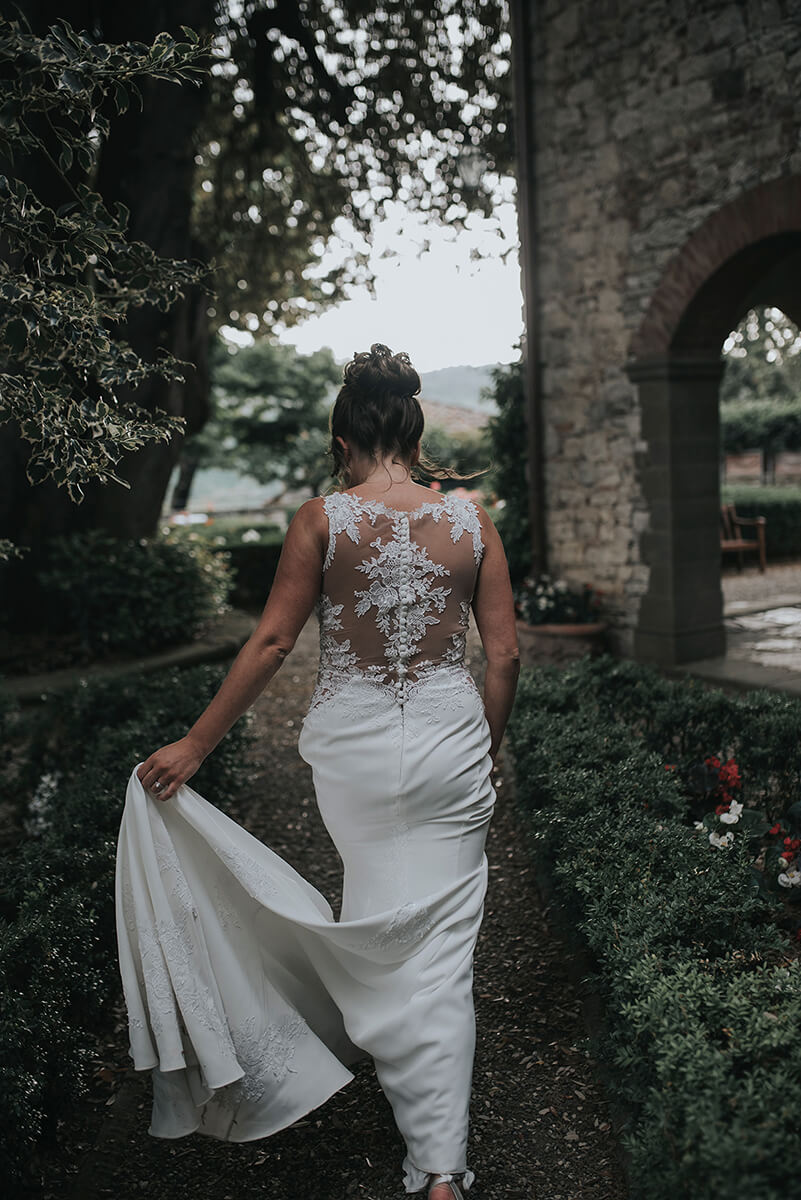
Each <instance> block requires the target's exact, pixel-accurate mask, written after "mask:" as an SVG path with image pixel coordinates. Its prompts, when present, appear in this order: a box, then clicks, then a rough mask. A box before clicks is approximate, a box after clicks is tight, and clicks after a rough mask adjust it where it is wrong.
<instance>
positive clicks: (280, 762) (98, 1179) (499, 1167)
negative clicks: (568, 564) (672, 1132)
mask: <svg viewBox="0 0 801 1200" xmlns="http://www.w3.org/2000/svg"><path fill="white" fill-rule="evenodd" d="M470 653H471V654H472V656H473V661H474V666H475V669H476V675H477V677H478V678H479V679H480V676H481V652H480V647H478V645H477V641H476V637H475V633H474V631H473V636H472V639H471V650H470ZM316 660H317V642H316V629H314V628H313V627H312V626H311V623H310V624H309V625H307V627H306V629H305V630H304V631H303V634H302V635H301V637H300V639H299V641H298V644H297V646H296V648H295V650H294V652H293V654H292V655H291V657H290V658H289V659H288V660H287V662H286V664H285V665H284V667H283V668H282V669H281V671H280V672H279V673H278V675H277V676H276V677H275V679H274V680H273V682H272V684H271V686H270V688H269V689H268V690H267V691H266V692H265V694H263V695H262V697H261V698H260V699H259V701H258V702H257V704H256V711H257V720H258V728H259V731H260V733H261V738H260V741H259V742H258V743H257V745H256V747H255V748H254V751H253V755H254V764H255V765H256V767H257V769H258V779H257V782H256V784H255V785H254V787H253V788H252V791H251V792H250V794H249V795H248V796H246V797H244V798H242V799H241V801H240V802H239V803H238V806H237V809H236V811H235V812H234V814H233V815H234V816H235V817H236V818H237V819H238V820H240V821H241V822H242V823H243V824H245V825H246V826H247V827H248V828H249V829H250V830H251V832H253V833H254V834H256V836H258V837H260V838H262V839H263V840H264V841H266V842H267V843H268V844H269V845H270V846H271V847H272V848H273V849H275V850H276V851H277V852H278V853H279V854H281V855H283V856H284V857H285V858H287V859H288V860H289V861H290V862H291V863H292V864H293V866H295V867H296V868H297V869H298V870H299V871H301V872H302V874H303V875H305V876H306V877H307V878H308V879H309V880H310V881H311V882H312V883H314V884H315V886H316V887H318V888H319V889H320V890H321V891H322V892H323V893H324V894H326V895H327V896H328V897H329V899H330V900H331V902H332V904H333V905H334V908H335V911H336V909H337V905H338V902H339V883H340V873H339V872H340V865H339V858H338V856H337V854H336V852H335V850H334V848H333V846H332V845H331V843H330V841H329V839H328V835H327V834H326V832H325V829H324V827H323V825H322V822H321V821H320V818H319V816H318V814H317V810H316V806H315V803H314V792H313V787H312V781H311V771H310V770H309V768H308V767H307V766H306V764H305V763H304V762H303V761H302V759H301V758H300V757H299V755H298V753H297V746H296V743H297V735H298V731H299V726H300V722H301V720H302V717H303V714H304V712H305V710H306V705H307V703H308V698H309V695H310V693H311V688H312V685H313V681H314V672H315V668H316ZM495 782H496V786H497V789H498V804H497V807H496V813H495V817H494V820H493V823H492V827H491V833H490V838H489V843H488V846H487V853H488V857H489V861H490V887H489V894H488V898H487V906H486V917H485V921H484V924H483V927H482V932H481V936H480V940H479V945H478V950H477V954H476V977H475V978H476V983H475V988H476V1001H477V1020H478V1048H477V1056H476V1071H475V1091H474V1099H473V1107H472V1115H473V1126H472V1135H471V1154H470V1161H471V1165H472V1166H473V1168H474V1169H475V1171H476V1174H477V1182H476V1185H475V1188H474V1189H473V1191H472V1193H471V1194H472V1195H475V1196H476V1198H477V1200H489V1198H490V1197H491V1198H492V1200H501V1198H518V1200H531V1198H532V1197H534V1196H536V1198H537V1200H624V1198H625V1196H626V1194H627V1193H626V1187H625V1183H624V1175H623V1169H622V1164H621V1157H620V1151H619V1148H618V1146H617V1142H616V1140H615V1138H614V1134H613V1126H614V1121H613V1118H612V1116H611V1115H610V1112H609V1108H608V1105H607V1102H606V1099H605V1096H604V1093H603V1089H602V1087H601V1085H600V1083H599V1080H598V1075H597V1070H596V1067H595V1064H594V1063H593V1061H592V1059H591V1058H590V1057H589V1055H588V1053H587V1051H586V1049H585V1046H584V1039H585V1036H586V1035H585V1027H584V1025H583V1022H582V1018H581V1011H582V1000H581V997H580V995H579V994H578V992H577V989H576V987H575V986H573V985H572V984H571V982H570V978H569V972H568V970H567V967H566V962H565V952H564V950H563V948H562V947H561V945H560V943H559V941H558V939H557V938H556V937H555V936H554V935H552V933H551V932H550V930H549V927H548V922H547V910H545V911H544V909H543V903H542V900H541V898H540V895H539V892H538V890H537V887H536V886H535V881H534V878H533V873H532V868H531V865H530V862H529V859H528V857H527V855H526V853H525V851H524V848H523V834H522V830H521V828H520V827H519V824H518V821H517V818H516V815H515V812H514V806H513V804H512V803H511V795H510V791H511V789H510V781H509V780H508V779H506V778H505V777H504V767H503V764H502V763H501V764H500V767H499V768H496V780H495ZM208 798H209V799H210V800H212V801H214V799H215V798H214V797H213V796H210V797H208ZM106 1057H107V1060H108V1061H107V1062H106V1066H105V1068H104V1069H105V1071H106V1078H108V1079H109V1080H111V1081H113V1080H115V1079H116V1080H119V1079H120V1078H121V1079H122V1080H123V1082H122V1084H121V1086H120V1085H118V1084H117V1085H115V1084H113V1083H110V1085H109V1086H110V1088H111V1094H110V1095H109V1096H108V1100H107V1101H106V1103H107V1104H108V1107H106V1108H105V1109H104V1110H103V1111H104V1114H105V1115H104V1119H103V1120H102V1122H100V1121H97V1120H95V1122H94V1131H92V1130H91V1129H90V1128H89V1129H87V1128H85V1127H84V1128H82V1130H81V1138H82V1139H83V1140H84V1141H85V1142H86V1141H89V1140H90V1139H91V1141H93V1142H94V1143H95V1144H94V1147H93V1148H92V1149H90V1150H87V1151H86V1152H85V1153H84V1155H83V1156H82V1159H81V1160H80V1161H79V1162H77V1163H76V1164H75V1166H76V1167H77V1172H76V1171H75V1170H74V1169H73V1170H70V1171H69V1172H68V1174H69V1179H65V1178H64V1175H63V1174H61V1173H60V1172H59V1174H61V1178H60V1180H58V1181H57V1180H55V1179H53V1180H52V1182H53V1184H54V1185H56V1184H58V1185H59V1186H54V1187H53V1188H52V1190H51V1191H50V1192H49V1193H48V1194H50V1195H53V1196H55V1195H58V1196H59V1197H60V1198H62V1197H65V1196H67V1195H71V1196H73V1197H74V1198H75V1200H78V1198H79V1197H80V1200H100V1198H101V1197H103V1198H106V1197H111V1196H114V1197H119V1198H120V1200H128V1198H129V1197H135V1196H141V1195H145V1194H148V1193H150V1194H151V1195H154V1196H158V1197H159V1200H197V1197H198V1196H202V1197H203V1200H251V1198H253V1200H255V1198H256V1197H270V1200H290V1198H292V1197H302V1198H308V1200H340V1198H343V1200H344V1198H346V1197H367V1198H368V1200H400V1197H401V1196H403V1195H404V1193H403V1187H402V1183H401V1176H400V1170H399V1167H400V1162H401V1158H402V1154H403V1149H402V1144H401V1140H400V1137H399V1135H398V1133H397V1132H396V1130H395V1128H394V1125H393V1122H392V1115H391V1112H390V1109H389V1106H388V1104H387V1101H386V1100H385V1098H384V1096H383V1093H382V1092H381V1090H380V1088H379V1087H378V1084H377V1082H376V1078H375V1074H374V1072H373V1070H372V1066H371V1064H369V1063H368V1064H363V1065H361V1066H360V1067H358V1068H357V1076H356V1079H355V1080H354V1081H353V1083H351V1084H350V1085H349V1086H348V1087H347V1088H345V1089H344V1090H343V1091H341V1092H339V1093H338V1094H337V1095H336V1096H335V1097H334V1098H333V1099H332V1100H330V1101H329V1102H328V1103H327V1104H326V1105H324V1106H323V1107H322V1108H320V1109H317V1110H315V1111H314V1112H312V1113H310V1114H309V1115H308V1116H307V1117H306V1118H304V1119H303V1120H302V1121H300V1122H298V1123H297V1124H295V1125H294V1126H292V1127H291V1128H290V1129H287V1130H285V1131H284V1132H282V1133H279V1134H276V1135H275V1136H273V1137H272V1138H269V1139H264V1140H261V1141H258V1142H251V1143H246V1144H244V1145H229V1144H226V1143H221V1142H217V1141H213V1140H211V1139H208V1138H205V1137H202V1136H200V1135H192V1136H191V1137H188V1138H183V1139H180V1140H179V1141H175V1142H168V1141H162V1140H158V1139H155V1138H152V1137H150V1136H149V1135H148V1133H147V1125H148V1119H149V1104H150V1101H149V1080H148V1079H147V1078H146V1076H143V1075H137V1074H136V1073H134V1072H133V1071H131V1070H130V1063H129V1059H128V1057H127V1037H126V1036H125V1033H124V1030H123V1025H122V1021H121V1022H120V1028H119V1029H118V1032H117V1034H116V1037H115V1039H114V1041H113V1044H111V1045H109V1046H108V1047H107V1048H106ZM95 1103H96V1104H97V1103H98V1101H97V1100H95ZM95 1111H97V1109H95ZM74 1119H75V1121H76V1122H79V1121H80V1113H78V1114H76V1116H75V1118H74ZM85 1125H86V1122H85V1121H84V1126H85ZM89 1125H90V1126H91V1121H90V1122H89ZM64 1184H67V1186H66V1187H65V1186H63V1185H64Z"/></svg>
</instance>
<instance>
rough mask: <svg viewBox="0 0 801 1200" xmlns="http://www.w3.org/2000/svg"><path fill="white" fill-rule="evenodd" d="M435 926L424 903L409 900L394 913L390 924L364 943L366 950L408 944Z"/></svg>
mask: <svg viewBox="0 0 801 1200" xmlns="http://www.w3.org/2000/svg"><path fill="white" fill-rule="evenodd" d="M433 928H434V921H433V919H432V917H431V915H430V913H429V911H428V909H427V908H426V906H425V905H424V904H418V903H416V902H415V901H413V900H407V902H406V903H405V904H402V905H401V906H400V908H399V909H398V910H397V912H396V913H395V914H394V915H393V917H392V919H391V921H390V922H389V924H388V925H385V926H384V928H383V929H380V930H378V931H377V932H376V933H374V934H373V936H372V937H371V938H369V939H368V940H367V941H366V942H364V944H363V947H362V948H363V949H364V950H386V949H388V948H389V947H393V948H394V947H395V946H402V947H403V946H408V945H410V944H411V943H412V942H416V941H418V940H419V939H421V938H424V937H425V935H426V934H427V933H428V932H429V930H431V929H433Z"/></svg>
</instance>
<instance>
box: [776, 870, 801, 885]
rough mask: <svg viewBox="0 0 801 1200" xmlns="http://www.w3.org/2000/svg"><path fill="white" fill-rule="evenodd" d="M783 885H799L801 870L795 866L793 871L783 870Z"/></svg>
mask: <svg viewBox="0 0 801 1200" xmlns="http://www.w3.org/2000/svg"><path fill="white" fill-rule="evenodd" d="M779 883H780V884H781V886H782V887H798V886H799V884H801V871H799V870H798V869H797V868H796V867H793V869H792V871H782V873H781V875H780V876H779Z"/></svg>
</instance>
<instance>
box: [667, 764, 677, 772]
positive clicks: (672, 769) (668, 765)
mask: <svg viewBox="0 0 801 1200" xmlns="http://www.w3.org/2000/svg"><path fill="white" fill-rule="evenodd" d="M665 770H666V771H675V770H676V764H675V763H665Z"/></svg>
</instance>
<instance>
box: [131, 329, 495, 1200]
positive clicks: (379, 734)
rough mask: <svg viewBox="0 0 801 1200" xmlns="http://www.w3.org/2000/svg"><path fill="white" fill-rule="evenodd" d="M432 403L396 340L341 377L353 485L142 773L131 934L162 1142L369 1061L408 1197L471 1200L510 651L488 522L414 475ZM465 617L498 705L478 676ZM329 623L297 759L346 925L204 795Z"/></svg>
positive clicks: (226, 1130) (270, 1104)
mask: <svg viewBox="0 0 801 1200" xmlns="http://www.w3.org/2000/svg"><path fill="white" fill-rule="evenodd" d="M419 390H420V378H419V376H418V374H417V372H416V371H415V370H414V368H413V367H412V365H411V363H410V361H409V359H408V356H407V355H405V354H392V353H391V352H390V351H389V350H388V349H387V348H386V347H385V346H382V345H380V344H375V345H373V346H372V348H371V350H370V351H369V352H363V353H360V354H356V355H355V356H354V358H353V359H352V361H351V362H350V363H349V364H348V365H347V367H346V368H345V375H344V383H343V386H342V388H341V390H340V392H339V394H338V396H337V399H336V403H335V404H334V408H333V411H332V414H331V452H332V454H333V459H334V465H335V473H336V475H337V476H338V477H339V480H340V482H341V483H342V484H343V485H345V486H344V488H343V490H340V491H337V492H333V493H331V494H329V495H327V496H324V497H316V498H314V499H312V500H308V501H307V502H306V503H305V504H303V505H302V506H301V507H300V509H299V510H298V512H297V513H296V515H295V517H294V518H293V520H292V522H291V524H290V526H289V529H288V531H287V535H286V539H285V542H284V546H283V551H282V554H281V559H280V562H279V565H278V570H277V573H276V576H275V581H274V583H273V586H272V589H271V591H270V595H269V598H268V600H267V603H266V605H265V608H264V612H263V614H262V616H261V619H260V621H259V624H258V626H257V627H256V629H255V630H254V632H253V634H252V635H251V637H250V638H249V640H248V641H247V643H246V644H245V645H244V646H243V648H242V649H241V651H240V652H239V654H238V656H237V658H236V660H235V661H234V663H233V665H232V666H231V669H230V671H229V672H228V674H227V676H226V678H225V679H224V681H223V683H222V684H221V686H220V688H219V690H218V692H217V694H216V695H215V697H214V699H213V700H212V701H211V703H210V704H209V705H208V707H207V708H206V710H205V711H204V712H203V713H202V714H201V716H200V717H199V718H198V720H197V721H196V722H195V724H194V725H193V726H192V728H191V729H190V730H189V731H188V732H187V733H186V735H185V736H184V737H182V738H181V739H180V740H179V741H177V742H173V743H171V744H169V745H167V746H163V747H162V748H161V749H159V750H156V752H155V753H153V754H151V755H150V756H149V757H148V758H146V759H145V760H144V761H143V762H141V763H138V764H137V765H136V767H135V768H134V770H133V772H132V774H131V777H130V779H129V782H128V790H127V796H126V804H125V810H124V814H123V819H122V824H121V828H120V836H119V843H118V851H117V878H116V902H117V935H118V948H119V961H120V972H121V976H122V982H123V988H124V993H125V1000H126V1004H127V1008H128V1022H129V1030H130V1039H131V1057H132V1058H133V1061H134V1065H135V1067H136V1069H137V1070H150V1071H151V1072H152V1079H153V1109H152V1119H151V1125H150V1129H149V1132H150V1133H151V1134H153V1135H154V1136H157V1137H166V1138H176V1137H182V1136H184V1135H186V1134H188V1133H192V1132H195V1131H198V1132H201V1133H207V1134H210V1135H211V1136H214V1137H218V1138H224V1139H228V1140H231V1141H247V1140H250V1139H253V1138H261V1137H266V1136H267V1135H269V1134H271V1133H274V1132H276V1131H277V1130H279V1129H282V1128H284V1127H286V1126H287V1125H289V1124H291V1123H292V1122H294V1121H296V1120H297V1119H298V1118H300V1117H301V1116H302V1115H303V1114H304V1113H307V1112H309V1111H310V1110H311V1109H313V1108H315V1107H316V1106H318V1105H320V1104H322V1103H323V1102H324V1101H325V1100H326V1099H328V1098H329V1097H330V1096H331V1095H332V1094H333V1093H334V1092H336V1091H338V1090H339V1089H340V1088H342V1087H344V1086H345V1085H346V1084H347V1083H348V1082H349V1081H350V1080H351V1079H352V1078H353V1075H352V1074H351V1072H350V1070H349V1069H348V1067H349V1065H352V1064H353V1063H354V1062H355V1061H357V1060H358V1059H360V1058H364V1057H365V1056H370V1057H372V1058H373V1060H374V1062H375V1069H376V1073H377V1076H378V1079H379V1082H380V1084H381V1087H382V1088H383V1090H384V1092H385V1093H386V1095H387V1097H388V1099H389V1101H390V1104H391V1105H392V1110H393V1113H394V1117H395V1121H396V1123H397V1126H398V1129H399V1130H400V1133H401V1134H402V1136H403V1138H404V1141H405V1144H406V1151H407V1152H406V1157H405V1159H404V1163H403V1167H404V1184H405V1188H406V1191H407V1192H427V1195H428V1197H429V1198H430V1200H459V1198H460V1197H461V1196H462V1195H463V1192H464V1191H467V1190H469V1188H470V1187H471V1185H472V1183H473V1179H474V1175H473V1172H472V1171H471V1170H470V1169H469V1167H468V1164H467V1131H468V1109H469V1101H470V1088H471V1078H472V1071H473V1055H474V1048H475V1017H474V1011H473V995H472V984H473V953H474V948H475V943H476V937H477V934H478V929H479V925H480V923H481V919H482V915H483V905H484V896H485V891H486V885H487V860H486V856H485V853H484V843H485V839H486V834H487V828H488V824H489V821H490V818H491V815H492V811H493V805H494V801H495V792H494V790H493V787H492V783H491V780H490V772H491V768H492V764H493V761H494V759H495V755H496V753H497V751H498V747H499V744H500V741H501V738H502V736H503V731H504V727H505V725H506V721H507V717H508V715H509V712H510V709H511V706H512V701H513V698H514V693H515V688H516V683H517V675H518V652H517V641H516V636H515V621H514V609H513V601H512V591H511V586H510V582H509V572H508V568H507V564H506V558H505V555H504V551H503V547H502V544H501V540H500V538H499V536H498V534H497V532H496V531H495V528H494V526H493V524H492V521H491V520H490V518H489V517H488V516H487V513H486V512H485V511H484V509H483V508H481V507H480V506H479V505H477V504H475V503H473V501H471V500H467V499H464V498H461V497H458V496H455V495H454V494H452V493H444V494H440V493H437V492H434V491H432V490H431V489H429V488H426V487H422V486H420V485H418V484H416V483H414V482H413V480H412V469H413V468H414V467H415V466H416V465H417V463H418V462H419V461H420V438H421V435H422V432H423V413H422V410H421V407H420V403H419V401H418V399H417V394H418V392H419ZM471 607H472V611H473V614H474V616H475V620H476V625H477V628H478V631H479V634H480V637H481V640H482V643H483V646H484V650H485V654H486V659H487V669H486V678H485V683H484V691H483V699H482V696H481V695H480V693H479V691H478V689H477V688H476V685H475V683H474V682H473V679H472V676H471V675H470V673H469V671H468V670H467V667H466V666H465V663H464V652H465V635H466V630H467V627H468V620H469V612H470V608H471ZM312 611H315V612H316V614H317V617H318V619H319V625H320V661H319V671H318V676H317V682H316V686H315V689H314V692H313V695H312V698H311V701H310V704H309V709H308V712H307V715H306V717H305V719H304V722H303V726H302V729H301V733H300V738H299V742H298V749H299V752H300V754H301V756H302V758H303V759H304V760H305V761H306V762H307V763H309V764H310V766H311V768H312V772H313V778H314V787H315V793H316V797H317V803H318V805H319V809H320V813H321V815H322V818H323V821H324V822H325V825H326V828H327V829H328V832H329V833H330V835H331V838H332V839H333V842H334V844H335V845H336V848H337V850H338V852H339V854H340V856H341V858H342V862H343V866H344V882H343V901H342V911H341V913H340V915H339V919H338V920H336V919H335V918H334V915H333V913H332V911H331V908H330V906H329V905H328V903H327V901H326V900H325V899H324V898H323V896H322V895H321V894H320V893H319V892H318V891H317V890H316V889H315V888H313V887H312V886H311V885H310V884H309V883H307V882H306V880H305V879H303V877H302V876H301V875H299V874H298V873H297V872H296V871H294V870H293V868H292V867H290V866H289V865H288V864H287V863H286V862H285V861H284V860H283V859H281V858H280V857H279V856H278V855H276V854H274V853H273V852H272V851H271V850H269V849H268V848H267V847H266V846H264V845H263V844H262V843H261V842H260V841H258V839H256V838H254V837H252V836H251V835H250V834H249V833H247V831H246V830H244V829H243V828H242V827H241V826H240V825H238V824H237V823H236V822H234V821H232V820H231V819H230V818H228V817H226V816H225V815H224V814H223V813H222V812H221V811H220V810H219V809H218V808H216V807H215V806H214V805H212V804H210V803H209V802H208V801H207V800H205V799H204V798H203V797H202V796H200V795H199V794H198V793H197V792H195V791H194V790H193V789H192V788H191V787H189V786H188V784H187V781H188V780H189V779H190V778H191V777H192V776H193V775H194V774H195V772H196V771H197V769H198V767H199V766H200V765H201V763H202V762H203V760H204V758H205V757H206V756H207V755H209V754H210V753H211V752H212V751H213V750H214V748H215V746H216V745H217V744H218V743H219V741H220V740H221V739H222V738H223V737H224V736H225V734H226V733H227V732H228V730H229V729H230V728H231V726H232V725H233V724H234V722H235V721H236V720H237V719H238V718H239V717H240V716H242V714H243V713H244V712H245V711H246V710H247V709H248V708H249V707H250V706H251V705H252V704H253V703H254V701H255V700H256V699H257V698H258V696H259V695H260V694H261V692H262V691H263V689H264V688H265V686H266V685H267V684H268V683H269V681H270V679H271V678H272V677H273V675H274V674H275V672H276V671H277V670H278V669H279V667H280V666H281V664H282V663H283V661H284V659H285V658H286V657H287V655H288V654H289V653H290V652H291V650H292V647H293V645H294V643H295V640H296V638H297V637H298V634H299V633H300V631H301V629H302V628H303V626H304V624H305V622H306V620H307V619H308V617H309V616H310V614H311V613H312ZM157 801H159V802H160V803H157Z"/></svg>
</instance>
